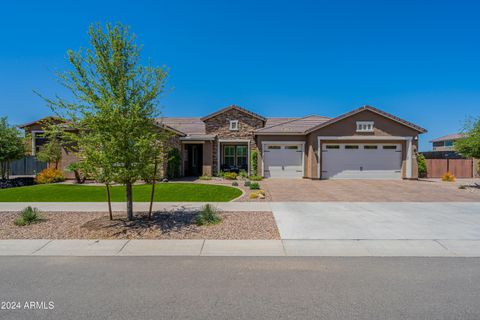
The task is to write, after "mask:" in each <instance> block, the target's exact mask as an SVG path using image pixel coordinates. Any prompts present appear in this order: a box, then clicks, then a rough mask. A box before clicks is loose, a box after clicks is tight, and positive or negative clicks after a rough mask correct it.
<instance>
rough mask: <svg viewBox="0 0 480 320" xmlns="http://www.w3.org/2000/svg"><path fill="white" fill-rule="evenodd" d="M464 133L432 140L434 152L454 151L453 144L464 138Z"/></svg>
mask: <svg viewBox="0 0 480 320" xmlns="http://www.w3.org/2000/svg"><path fill="white" fill-rule="evenodd" d="M464 137H465V135H464V134H462V133H453V134H447V135H446V136H443V137H440V138H436V139H433V140H431V141H430V142H431V143H432V150H433V151H453V150H454V148H453V144H454V143H455V141H457V140H458V139H461V138H464Z"/></svg>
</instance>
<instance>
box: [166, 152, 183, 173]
mask: <svg viewBox="0 0 480 320" xmlns="http://www.w3.org/2000/svg"><path fill="white" fill-rule="evenodd" d="M180 165H181V160H180V151H179V150H178V149H177V148H172V149H171V150H170V151H169V152H168V161H167V176H168V178H169V179H172V178H178V177H179V176H180Z"/></svg>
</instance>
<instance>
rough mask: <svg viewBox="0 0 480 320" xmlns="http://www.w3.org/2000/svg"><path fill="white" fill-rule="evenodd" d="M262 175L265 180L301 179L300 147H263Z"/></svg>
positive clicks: (288, 145)
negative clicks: (263, 167)
mask: <svg viewBox="0 0 480 320" xmlns="http://www.w3.org/2000/svg"><path fill="white" fill-rule="evenodd" d="M264 149H265V152H264V155H263V157H264V166H265V169H264V175H265V177H267V178H302V177H303V166H302V162H303V151H302V145H298V144H291V145H290V144H286V145H281V146H280V148H279V146H276V145H273V144H266V145H265V146H264Z"/></svg>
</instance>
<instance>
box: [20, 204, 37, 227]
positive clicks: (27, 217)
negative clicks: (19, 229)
mask: <svg viewBox="0 0 480 320" xmlns="http://www.w3.org/2000/svg"><path fill="white" fill-rule="evenodd" d="M39 221H40V211H39V210H38V209H37V208H32V207H30V206H28V207H26V208H25V209H23V210H22V212H20V216H19V217H18V218H17V219H16V220H15V224H16V225H17V226H25V225H27V224H32V223H37V222H39Z"/></svg>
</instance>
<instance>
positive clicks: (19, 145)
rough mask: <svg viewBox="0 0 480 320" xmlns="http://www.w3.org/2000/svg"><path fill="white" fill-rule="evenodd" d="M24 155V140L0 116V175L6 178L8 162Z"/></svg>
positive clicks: (5, 119)
mask: <svg viewBox="0 0 480 320" xmlns="http://www.w3.org/2000/svg"><path fill="white" fill-rule="evenodd" d="M23 156H25V141H24V139H23V138H22V137H21V136H20V133H19V131H18V130H17V128H15V127H13V126H10V125H9V124H8V121H7V118H6V117H3V118H0V176H1V178H2V179H8V176H9V166H10V162H11V161H13V160H17V159H20V158H22V157H23Z"/></svg>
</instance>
